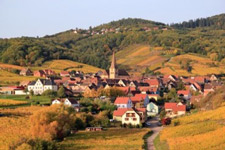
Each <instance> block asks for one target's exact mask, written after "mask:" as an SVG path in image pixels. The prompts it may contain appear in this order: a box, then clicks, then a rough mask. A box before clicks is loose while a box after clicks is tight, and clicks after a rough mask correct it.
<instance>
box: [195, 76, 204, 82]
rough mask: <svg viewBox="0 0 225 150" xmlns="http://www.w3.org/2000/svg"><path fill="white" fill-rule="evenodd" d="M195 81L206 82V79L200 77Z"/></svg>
mask: <svg viewBox="0 0 225 150" xmlns="http://www.w3.org/2000/svg"><path fill="white" fill-rule="evenodd" d="M194 80H195V81H196V82H205V77H202V76H198V77H195V79H194Z"/></svg>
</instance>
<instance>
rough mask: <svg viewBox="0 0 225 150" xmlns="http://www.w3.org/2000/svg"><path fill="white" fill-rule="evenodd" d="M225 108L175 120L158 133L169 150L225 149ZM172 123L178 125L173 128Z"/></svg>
mask: <svg viewBox="0 0 225 150" xmlns="http://www.w3.org/2000/svg"><path fill="white" fill-rule="evenodd" d="M224 114H225V107H220V108H218V109H216V110H210V111H204V112H198V113H196V114H193V115H190V116H185V117H182V118H177V119H174V120H173V123H172V125H171V126H169V127H166V128H164V129H163V131H162V132H161V133H160V141H161V142H165V141H166V142H167V144H168V145H169V148H170V149H171V150H180V149H182V150H190V149H192V150H203V149H210V150H217V149H225V135H224V132H225V115H224ZM174 122H176V123H177V124H178V125H177V126H174Z"/></svg>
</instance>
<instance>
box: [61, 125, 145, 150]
mask: <svg viewBox="0 0 225 150" xmlns="http://www.w3.org/2000/svg"><path fill="white" fill-rule="evenodd" d="M148 132H149V129H146V128H143V129H125V128H117V129H116V128H114V129H107V130H106V131H97V132H86V131H79V132H78V133H76V134H75V135H72V136H70V137H67V138H66V139H65V140H64V141H63V142H61V143H59V145H60V146H61V147H63V148H64V149H66V150H74V149H79V150H84V149H88V150H115V149H116V150H127V149H129V150H139V149H140V150H141V149H142V146H143V144H144V140H143V137H144V136H145V135H146V134H147V133H148Z"/></svg>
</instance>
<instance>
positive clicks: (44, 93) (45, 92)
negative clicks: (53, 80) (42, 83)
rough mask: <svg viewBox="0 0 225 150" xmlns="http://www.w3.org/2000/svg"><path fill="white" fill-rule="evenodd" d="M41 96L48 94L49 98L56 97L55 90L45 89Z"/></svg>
mask: <svg viewBox="0 0 225 150" xmlns="http://www.w3.org/2000/svg"><path fill="white" fill-rule="evenodd" d="M42 95H43V96H48V97H50V98H54V97H56V95H57V93H56V92H55V91H52V90H50V89H49V90H46V91H44V92H43V93H42Z"/></svg>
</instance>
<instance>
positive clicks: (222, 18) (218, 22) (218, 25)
mask: <svg viewBox="0 0 225 150" xmlns="http://www.w3.org/2000/svg"><path fill="white" fill-rule="evenodd" d="M171 26H172V27H175V28H179V29H180V28H197V27H211V28H213V29H223V30H225V14H221V15H216V16H213V17H208V18H198V19H196V20H189V21H184V22H182V23H176V24H171Z"/></svg>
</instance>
